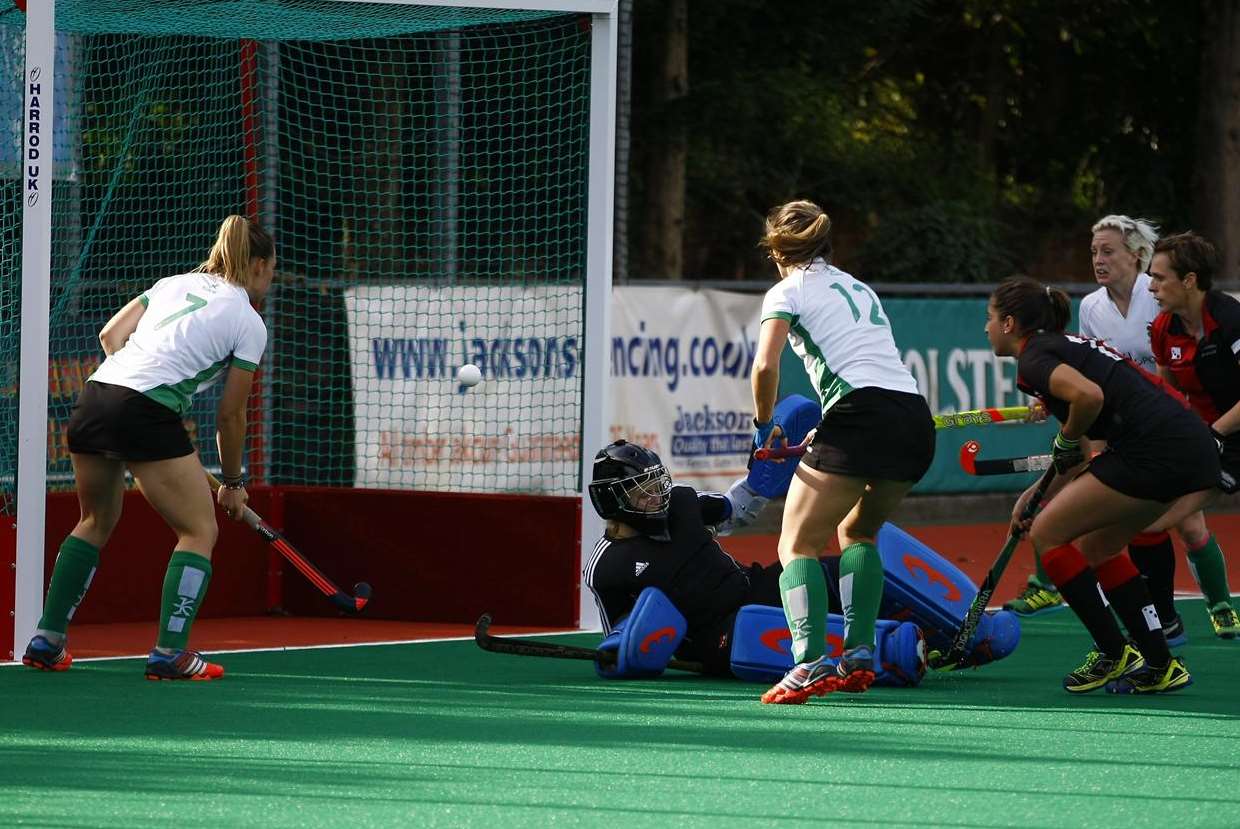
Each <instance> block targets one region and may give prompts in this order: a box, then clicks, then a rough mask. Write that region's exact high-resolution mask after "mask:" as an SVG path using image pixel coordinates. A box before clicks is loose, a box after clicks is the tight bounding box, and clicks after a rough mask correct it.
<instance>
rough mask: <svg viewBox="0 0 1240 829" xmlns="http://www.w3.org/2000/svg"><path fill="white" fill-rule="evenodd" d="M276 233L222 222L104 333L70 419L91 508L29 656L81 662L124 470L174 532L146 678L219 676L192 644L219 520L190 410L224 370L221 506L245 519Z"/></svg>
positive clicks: (54, 583)
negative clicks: (77, 636) (190, 262)
mask: <svg viewBox="0 0 1240 829" xmlns="http://www.w3.org/2000/svg"><path fill="white" fill-rule="evenodd" d="M275 262H276V256H275V246H274V244H273V242H272V239H271V236H270V235H269V234H268V233H267V232H266V231H265V230H263V229H262V228H261V227H259V226H258V225H257V224H255V223H253V222H250V221H249V220H247V219H246V218H245V217H243V216H229V217H228V218H226V219H225V220H224V222H223V224H222V225H221V226H220V229H219V233H218V234H217V237H216V240H215V244H214V245H213V246H212V248H211V252H210V254H209V255H208V256H207V261H206V262H204V263H203V264H202V265H200V266H199V267H198V269H197V270H195V271H193V272H191V273H184V274H180V275H177V276H170V277H167V278H165V279H161V280H159V281H158V282H156V283H155V284H154V285H153V286H152V287H151V288H150V289H148V290H147V291H146V292H144V293H143V294H142V295H141V296H139V297H137V298H135V299H133V300H132V301H130V302H129V303H128V304H127V305H125V307H124V308H122V309H121V310H120V311H118V312H117V313H116V314H115V315H114V316H113V317H112V318H111V319H110V320H108V322H107V324H106V325H104V327H103V330H102V331H100V333H99V341H100V343H101V344H102V346H103V350H104V353H105V354H106V355H107V357H106V359H105V360H104V361H103V364H102V365H100V367H99V369H98V370H97V371H96V372H95V373H94V374H93V375H91V377H90V379H89V381H88V382H87V383H86V387H85V389H84V390H83V391H82V394H81V395H80V396H79V398H78V401H77V405H76V407H75V409H74V412H73V415H72V417H71V418H70V420H69V429H68V440H69V451H70V454H71V457H72V461H73V473H74V479H75V482H76V487H77V493H78V502H79V504H80V507H81V519H80V520H79V521H78V523H77V526H75V527H74V528H73V531H72V532H71V533H70V534H69V536H68V537H67V538H66V539H65V541H64V543H63V544H61V546H60V554H59V555H58V556H57V558H56V567H55V569H54V570H53V571H52V579H51V584H50V586H49V587H48V592H47V598H46V601H45V603H44V607H43V616H42V618H41V619H40V620H39V627H38V630H36V631H35V635H34V636H33V638H32V639H31V641H30V645H29V646H28V647H27V649H26V653H25V656H24V657H23V658H22V662H23V663H24V664H26V665H28V666H30V667H32V668H38V669H40V670H47V671H64V670H67V669H68V668H69V666H70V665H71V664H72V662H73V658H72V657H71V656H70V654H69V651H68V648H67V647H66V644H67V638H68V637H67V631H68V625H69V620H70V619H72V618H73V613H74V611H75V610H76V609H77V606H78V605H79V604H80V603H81V601H82V598H83V596H84V595H85V593H86V589H87V588H88V587H89V586H90V582H91V579H92V578H93V577H94V574H95V568H96V567H97V566H98V563H99V551H100V549H101V548H102V547H103V546H104V544H105V543H107V540H108V538H109V536H110V535H111V534H112V530H113V529H114V528H115V527H116V524H117V522H118V521H119V520H120V517H121V505H122V503H123V495H124V490H125V469H126V467H128V469H129V471H130V472H131V473H132V474H133V476H134V480H135V481H136V482H137V484H138V486H139V487H140V488H141V490H142V493H143V495H144V496H145V497H146V499H147V500H148V501H149V502H150V504H151V506H153V507H154V508H155V510H156V511H157V512H158V513H159V514H160V516H162V517H163V519H164V520H165V521H166V522H167V523H168V526H169V527H170V528H171V529H172V530H173V532H174V533H176V536H177V543H176V547H175V548H174V550H173V553H172V557H171V559H170V560H169V563H168V570H167V573H166V575H165V577H164V588H163V598H162V602H161V610H160V623H159V634H158V638H157V640H156V646H155V648H154V649H153V650H152V651H151V652H150V655H149V657H148V659H147V663H146V677H147V678H148V679H188V680H209V679H218V678H220V677H222V676H223V674H224V669H223V668H222V667H221V666H219V665H216V664H213V663H210V662H207V661H206V660H205V659H203V658H202V656H201V654H199V653H197V652H195V651H192V650H189V649H188V640H189V633H190V627H191V625H192V624H193V621H194V618H195V616H196V615H197V613H198V608H199V607H200V606H201V604H202V599H203V596H204V595H205V593H206V590H207V585H208V583H209V582H210V579H211V551H212V549H213V548H214V547H215V542H216V538H217V536H218V534H219V528H218V527H217V525H216V520H215V503H213V499H212V493H211V489H210V486H209V485H208V483H207V478H206V473H205V472H204V470H203V468H202V464H201V462H200V461H199V459H198V453H197V452H196V451H195V450H194V446H193V444H192V443H191V442H190V439H189V436H188V434H187V433H186V431H185V426H184V424H183V418H184V416H185V413H186V411H187V410H188V408H189V404H190V400H191V398H192V396H193V395H194V393H196V392H197V391H200V390H202V389H203V388H206V387H207V386H209V385H211V384H212V383H214V382H216V381H218V380H220V379H221V378H223V380H224V390H223V393H222V395H221V396H220V402H219V408H218V412H217V416H216V426H217V434H216V441H217V444H218V447H219V454H220V464H221V478H222V480H223V486H221V487H220V489H219V491H218V493H216V495H215V499H214V500H216V501H218V503H219V505H220V507H221V508H223V510H224V512H225V514H227V515H229V516H230V517H232V518H234V519H235V520H240V519H241V514H242V510H243V508H244V507H245V503H246V501H247V499H248V496H247V494H246V491H245V486H244V480H243V478H242V474H241V465H242V455H243V452H244V443H245V429H246V414H245V412H246V403H247V401H248V399H249V394H250V388H251V385H252V383H253V378H254V372H255V371H256V370H257V368H258V363H259V361H260V360H261V359H262V356H263V351H264V350H265V349H266V346H267V329H266V327H265V326H264V324H263V320H262V317H260V316H259V314H258V312H257V311H256V310H254V306H256V305H257V304H258V303H259V302H260V301H261V300H262V298H263V297H264V296H265V295H266V293H267V291H268V289H269V288H270V287H271V280H272V277H273V274H274V272H275Z"/></svg>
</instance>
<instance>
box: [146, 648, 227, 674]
mask: <svg viewBox="0 0 1240 829" xmlns="http://www.w3.org/2000/svg"><path fill="white" fill-rule="evenodd" d="M222 676H224V666H223V665H216V664H215V663H214V662H208V661H207V660H205V659H203V658H202V654H200V653H199V652H198V651H190V650H184V651H177V652H176V653H171V654H168V653H161V652H160V651H157V650H154V651H151V654H150V656H148V657H147V659H146V678H147V679H192V680H200V681H205V680H209V679H219V678H220V677H222Z"/></svg>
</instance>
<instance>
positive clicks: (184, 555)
mask: <svg viewBox="0 0 1240 829" xmlns="http://www.w3.org/2000/svg"><path fill="white" fill-rule="evenodd" d="M129 468H130V469H131V470H132V472H133V475H134V478H135V479H136V480H137V481H138V483H139V485H140V486H141V487H142V493H143V494H144V495H145V496H146V499H147V500H148V501H150V502H151V506H153V507H154V508H155V510H156V511H157V512H159V514H160V515H161V516H163V518H164V520H165V521H167V522H168V526H169V527H171V528H172V531H173V532H175V533H176V535H177V545H176V548H175V549H174V551H173V553H172V558H171V559H170V560H169V562H168V572H167V574H166V575H165V576H164V592H163V601H162V602H161V608H160V620H159V637H158V639H157V640H156V646H155V649H154V650H152V651H151V653H150V657H149V658H148V659H147V664H146V676H147V679H190V680H204V679H218V678H219V677H222V676H223V675H224V669H223V668H222V667H220V666H219V665H215V664H212V663H210V662H207V661H206V660H204V659H203V658H202V656H201V655H200V654H198V653H197V652H195V651H191V650H189V649H188V643H189V633H190V627H191V625H192V624H193V622H194V618H195V617H196V616H197V615H198V608H199V607H200V606H201V604H202V599H203V597H204V596H205V595H206V592H207V586H208V584H209V583H210V581H211V551H212V549H214V547H215V541H216V538H217V537H218V535H219V527H218V526H217V525H216V521H215V501H214V500H213V499H212V497H211V489H210V487H209V486H208V485H207V478H206V473H205V472H203V469H202V464H201V463H200V462H199V461H198V456H197V455H196V454H193V455H185V456H183V457H180V458H171V459H168V460H161V461H150V462H144V463H131V464H130V465H129Z"/></svg>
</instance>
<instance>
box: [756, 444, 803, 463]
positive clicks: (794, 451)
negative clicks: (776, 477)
mask: <svg viewBox="0 0 1240 829" xmlns="http://www.w3.org/2000/svg"><path fill="white" fill-rule="evenodd" d="M808 449H809V447H808V446H764V447H763V448H761V449H759V450H757V451H755V452H754V453H753V459H754V460H755V461H770V460H775V459H776V458H799V457H801V456H802V455H804V454H805V452H806V450H808Z"/></svg>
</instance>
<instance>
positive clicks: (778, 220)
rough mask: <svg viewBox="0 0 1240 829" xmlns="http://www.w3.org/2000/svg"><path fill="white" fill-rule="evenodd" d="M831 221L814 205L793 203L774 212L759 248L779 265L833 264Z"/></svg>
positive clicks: (781, 206)
mask: <svg viewBox="0 0 1240 829" xmlns="http://www.w3.org/2000/svg"><path fill="white" fill-rule="evenodd" d="M830 232H831V217H830V216H828V215H827V214H826V213H825V212H823V209H822V208H821V207H819V206H818V205H816V204H814V203H813V202H812V201H804V200H802V201H791V202H788V203H787V204H781V205H780V206H779V207H776V208H773V209H772V210H771V212H770V213H768V214H767V216H766V225H765V229H764V233H763V235H762V238H761V239H760V240H759V241H758V247H762V248H766V249H767V251H768V252H769V255H770V257H771V260H772V261H773V262H775V264H777V265H784V266H787V267H795V266H797V265H809V264H810V263H812V262H813V261H814V260H815V259H818V258H820V257H821V258H822V259H824V260H826V261H827V262H830V261H831V241H830V239H829V236H828V234H829V233H830Z"/></svg>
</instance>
